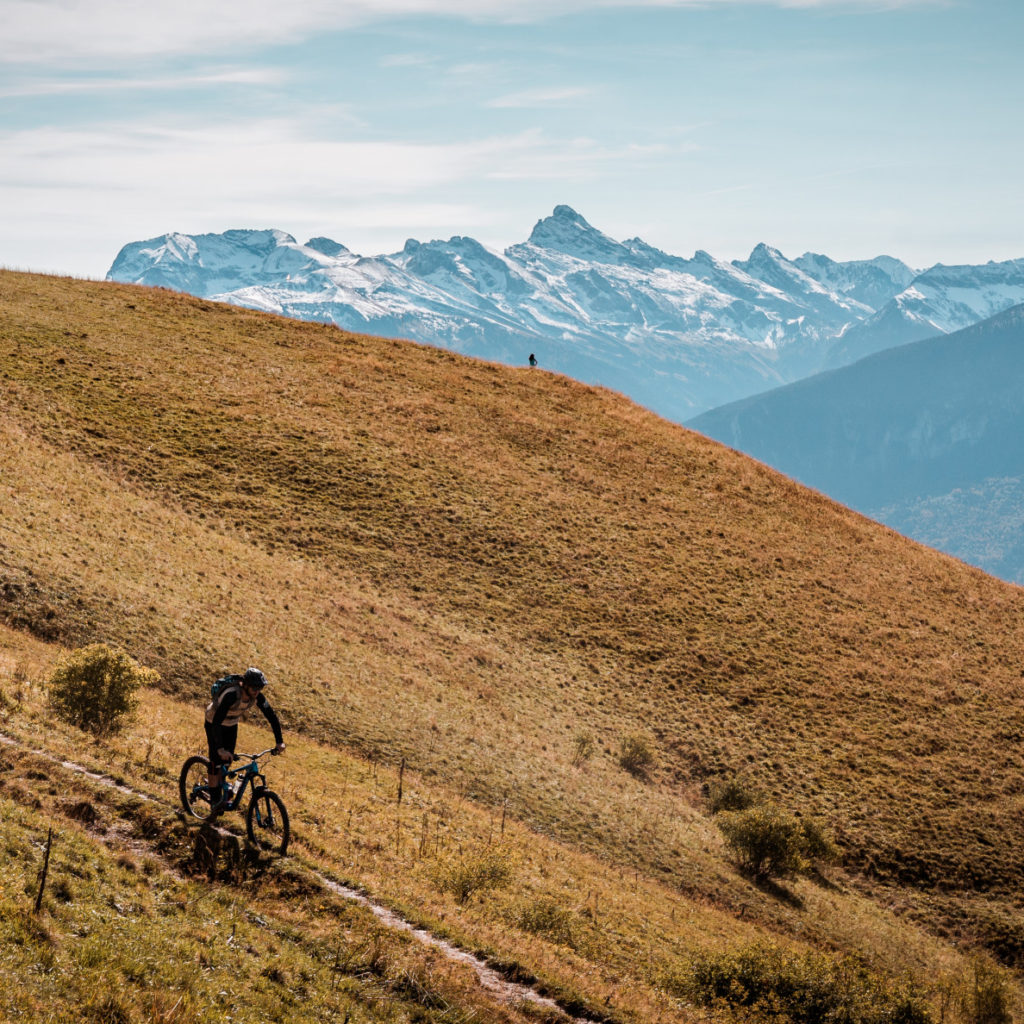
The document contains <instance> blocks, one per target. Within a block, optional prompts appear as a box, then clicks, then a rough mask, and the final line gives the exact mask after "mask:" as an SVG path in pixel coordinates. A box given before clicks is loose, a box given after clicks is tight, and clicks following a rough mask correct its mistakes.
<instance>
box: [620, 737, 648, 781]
mask: <svg viewBox="0 0 1024 1024" xmlns="http://www.w3.org/2000/svg"><path fill="white" fill-rule="evenodd" d="M619 764H620V765H621V766H622V767H623V768H625V769H626V771H627V772H630V773H631V774H633V775H637V776H640V777H643V776H645V775H646V774H647V772H648V771H649V770H650V769H651V768H653V767H654V751H653V750H652V749H651V743H650V740H648V739H647V737H646V736H643V735H641V734H640V733H631V734H630V735H629V736H623V737H622V739H621V740H619Z"/></svg>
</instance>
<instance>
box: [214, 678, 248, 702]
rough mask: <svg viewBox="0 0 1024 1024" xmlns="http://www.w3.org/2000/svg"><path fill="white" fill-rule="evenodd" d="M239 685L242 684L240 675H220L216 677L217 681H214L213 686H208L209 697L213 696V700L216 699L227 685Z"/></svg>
mask: <svg viewBox="0 0 1024 1024" xmlns="http://www.w3.org/2000/svg"><path fill="white" fill-rule="evenodd" d="M241 685H242V677H241V676H235V675H231V676H221V677H220V679H218V680H217V682H215V683H214V684H213V686H211V687H210V697H211V698H213V700H214V701H216V700H217V698H218V697H219V696H220V695H221V694H222V693H223V692H224V691H225V690H226V689H227V688H228V687H229V686H241Z"/></svg>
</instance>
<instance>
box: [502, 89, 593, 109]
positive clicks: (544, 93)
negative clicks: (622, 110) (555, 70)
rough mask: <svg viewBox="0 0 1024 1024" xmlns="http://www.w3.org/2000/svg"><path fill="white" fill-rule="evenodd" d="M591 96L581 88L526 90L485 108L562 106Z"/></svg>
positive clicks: (503, 97)
mask: <svg viewBox="0 0 1024 1024" xmlns="http://www.w3.org/2000/svg"><path fill="white" fill-rule="evenodd" d="M590 94H591V90H590V89H584V88H579V87H568V88H562V89H558V88H553V89H525V90H523V91H522V92H514V93H509V94H508V95H507V96H499V97H497V98H496V99H493V100H490V101H489V102H487V103H485V104H484V106H487V107H495V108H519V107H548V106H562V105H564V104H567V103H572V102H573V101H574V100H579V99H583V97H585V96H589V95H590Z"/></svg>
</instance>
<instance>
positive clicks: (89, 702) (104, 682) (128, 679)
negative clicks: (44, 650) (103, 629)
mask: <svg viewBox="0 0 1024 1024" xmlns="http://www.w3.org/2000/svg"><path fill="white" fill-rule="evenodd" d="M159 678H160V677H159V676H158V675H157V673H156V672H155V671H153V669H149V668H143V667H142V666H141V665H139V664H138V662H136V661H134V660H133V659H132V658H130V657H129V656H128V654H127V653H126V652H125V651H123V650H121V649H120V648H111V647H108V646H107V645H106V644H90V645H89V646H88V647H81V648H79V649H78V650H76V651H72V652H71V653H70V654H66V655H64V656H63V657H62V658H60V660H59V661H58V662H57V667H56V668H55V669H54V671H53V674H52V675H51V676H50V680H49V684H48V699H49V703H50V707H52V708H53V710H54V712H55V713H56V715H57V716H58V717H59V718H62V719H63V720H64V721H65V722H69V723H70V724H71V725H74V726H77V727H78V728H79V729H85V730H86V731H88V732H92V733H96V734H97V735H100V736H104V735H107V734H108V733H112V732H117V731H118V730H119V729H121V728H122V727H123V726H124V724H125V723H126V722H127V721H128V719H129V718H130V716H131V715H132V713H133V712H134V711H135V708H136V706H137V705H138V699H137V697H136V691H137V690H138V689H139V687H140V686H151V685H153V684H155V683H156V682H157V681H158V680H159Z"/></svg>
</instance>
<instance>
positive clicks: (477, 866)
mask: <svg viewBox="0 0 1024 1024" xmlns="http://www.w3.org/2000/svg"><path fill="white" fill-rule="evenodd" d="M512 874H513V868H512V857H511V855H510V854H509V852H508V851H507V850H505V849H503V848H502V847H488V848H486V849H483V850H476V851H472V852H469V853H465V854H460V855H459V856H458V857H456V858H454V859H452V860H449V861H447V862H444V863H441V864H438V865H437V866H436V867H435V868H434V871H433V880H434V884H435V885H436V886H437V888H438V889H439V890H440V891H441V892H448V893H451V894H452V896H454V897H455V901H456V902H457V903H465V902H466V901H467V900H468V899H469V898H470V896H472V895H473V894H474V893H476V892H479V891H481V890H483V889H499V888H501V886H503V885H506V884H507V883H508V882H509V881H510V880H511V879H512Z"/></svg>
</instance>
